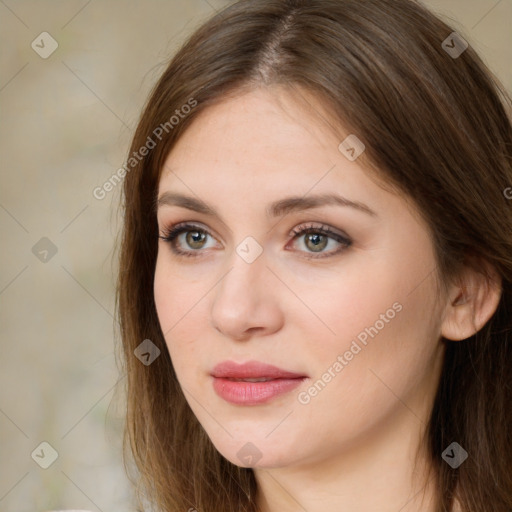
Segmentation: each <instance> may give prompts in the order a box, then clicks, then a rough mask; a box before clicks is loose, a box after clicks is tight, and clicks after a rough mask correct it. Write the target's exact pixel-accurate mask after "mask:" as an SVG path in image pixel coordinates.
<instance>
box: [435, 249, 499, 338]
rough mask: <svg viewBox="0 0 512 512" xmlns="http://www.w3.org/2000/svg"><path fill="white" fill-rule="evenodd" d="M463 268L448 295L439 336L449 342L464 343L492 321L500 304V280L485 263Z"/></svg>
mask: <svg viewBox="0 0 512 512" xmlns="http://www.w3.org/2000/svg"><path fill="white" fill-rule="evenodd" d="M478 263H479V264H480V265H479V266H480V268H479V269H478V270H477V269H476V268H477V267H478V265H474V266H471V267H470V266H469V265H468V266H466V267H464V270H463V271H462V273H461V274H460V276H459V278H458V280H457V284H453V285H452V286H451V287H450V289H449V293H448V301H447V304H446V307H445V314H444V317H443V322H442V325H441V335H442V336H443V337H444V338H446V339H449V340H454V341H458V340H464V339H467V338H469V337H470V336H473V335H474V334H475V333H477V332H478V331H479V330H480V329H481V328H482V327H483V326H484V325H485V324H486V323H487V321H488V320H489V319H490V318H491V317H492V315H493V314H494V312H495V311H496V309H497V307H498V304H499V302H500V298H501V293H502V281H501V277H500V276H499V274H498V273H497V271H496V269H495V268H494V267H493V266H492V265H491V264H490V263H488V262H487V261H484V260H481V259H480V260H478Z"/></svg>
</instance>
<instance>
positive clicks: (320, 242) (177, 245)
mask: <svg viewBox="0 0 512 512" xmlns="http://www.w3.org/2000/svg"><path fill="white" fill-rule="evenodd" d="M183 235H184V236H183ZM289 236H293V237H294V240H293V241H295V240H302V241H303V246H304V247H305V248H306V250H305V251H302V250H301V251H299V252H306V253H309V255H308V256H305V257H306V258H310V259H314V258H325V257H328V256H332V255H334V254H338V253H339V252H341V251H342V250H344V249H346V248H348V247H350V245H352V240H350V238H349V237H348V236H346V235H342V234H341V233H337V232H335V231H333V230H332V229H330V228H329V227H328V226H323V225H322V226H319V227H317V226H314V225H312V224H310V225H308V226H302V227H299V228H295V229H293V230H292V231H291V232H290V234H289ZM208 237H210V238H213V237H212V236H211V235H210V234H209V233H208V231H206V230H205V229H202V228H200V227H198V226H196V225H194V224H188V223H184V224H176V225H175V226H172V227H171V228H169V229H168V230H166V231H165V232H164V236H159V238H161V239H162V240H164V241H165V242H167V243H169V244H170V246H171V249H172V251H173V252H174V253H175V254H178V255H180V256H186V257H196V256H199V255H200V252H201V249H208V248H211V246H208V245H207V244H206V242H207V240H208ZM330 242H333V243H334V245H336V244H338V246H339V247H338V248H337V249H334V250H331V251H324V249H325V248H326V247H328V246H329V245H333V244H332V243H331V244H330ZM183 244H185V246H186V247H188V248H189V249H183V248H182V247H183ZM190 249H191V250H190Z"/></svg>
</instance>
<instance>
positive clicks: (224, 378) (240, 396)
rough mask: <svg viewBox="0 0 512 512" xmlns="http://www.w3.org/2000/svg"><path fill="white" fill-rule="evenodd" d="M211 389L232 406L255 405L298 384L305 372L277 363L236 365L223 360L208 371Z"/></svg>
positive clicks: (303, 378) (256, 362) (267, 400)
mask: <svg viewBox="0 0 512 512" xmlns="http://www.w3.org/2000/svg"><path fill="white" fill-rule="evenodd" d="M210 375H211V376H212V377H213V389H214V391H215V392H216V393H217V395H218V396H220V397H221V398H222V399H223V400H225V401H227V402H229V403H231V404H235V405H258V404H263V403H266V402H269V401H270V400H272V399H273V398H275V397H276V396H278V395H283V394H285V393H288V392H290V391H291V390H293V389H295V388H296V387H297V386H299V385H300V384H301V383H302V382H303V381H304V380H305V379H306V378H307V376H306V375H303V374H299V373H296V372H291V371H288V370H284V369H282V368H278V367H276V366H272V365H268V364H265V363H261V362H259V361H249V362H247V363H244V364H241V365H240V364H237V363H234V362H233V361H224V362H223V363H220V364H218V365H217V366H215V368H214V369H213V371H212V373H211V374H210Z"/></svg>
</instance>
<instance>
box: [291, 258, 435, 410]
mask: <svg viewBox="0 0 512 512" xmlns="http://www.w3.org/2000/svg"><path fill="white" fill-rule="evenodd" d="M401 254H402V255H403V254H404V252H403V251H402V253H401ZM432 258H433V257H432V255H431V254H429V253H428V251H424V252H423V253H422V254H419V253H418V254H417V255H411V256H410V257H408V258H407V259H406V258H402V261H401V262H400V265H397V264H396V263H395V261H396V259H395V258H391V257H390V258H385V257H379V258H378V259H376V260H375V261H373V263H370V262H368V264H365V265H361V266H358V267H357V268H356V266H355V265H354V266H353V267H350V265H347V267H346V272H345V271H344V273H343V275H341V274H339V275H338V276H337V277H336V279H330V280H327V279H324V280H323V281H320V282H321V283H323V286H321V290H322V293H318V290H319V289H320V288H315V289H314V290H316V291H315V292H311V288H310V293H309V295H308V294H307V293H306V290H307V287H306V285H305V283H299V282H296V284H297V286H301V288H300V289H301V291H300V293H302V296H303V297H304V299H305V302H307V303H308V304H313V305H314V312H315V313H316V314H317V316H318V317H320V318H321V319H322V320H323V323H324V324H325V325H326V326H328V327H329V329H327V328H324V327H323V326H322V325H321V324H320V323H319V322H317V321H316V320H314V322H313V324H312V323H308V322H306V321H305V320H304V319H302V320H299V321H300V322H301V328H300V329H301V330H302V331H303V332H304V334H305V335H304V336H303V337H302V338H303V339H304V345H303V347H302V349H303V357H304V355H305V357H306V359H305V360H307V361H308V362H309V363H310V368H311V369H312V373H311V376H312V381H313V384H314V383H315V382H317V381H318V380H320V382H318V386H316V390H312V393H313V394H315V393H318V395H315V398H314V400H316V401H317V403H318V404H320V403H323V404H324V405H325V407H326V408H327V407H328V404H329V403H332V402H333V401H339V400H340V397H343V400H342V403H343V404H344V405H343V406H342V407H343V408H344V409H345V408H347V409H345V412H347V410H349V409H350V410H351V412H352V411H356V410H357V411H360V412H363V413H364V412H365V411H366V413H367V412H368V411H369V410H379V409H382V408H386V407H389V405H390V404H391V403H396V401H397V400H396V396H395V395H394V393H396V394H397V395H398V396H403V395H406V394H408V393H409V392H410V391H411V390H413V389H416V388H417V387H418V386H420V385H421V382H422V379H426V378H427V375H428V372H429V371H430V369H431V368H432V364H433V359H434V358H435V356H436V355H437V354H438V351H439V347H440V345H439V343H438V340H439V336H440V322H441V321H440V317H441V315H440V309H439V306H438V303H437V299H436V297H437V295H436V288H435V280H434V274H433V273H431V269H432V266H433V265H434V263H433V262H434V260H433V259H432ZM318 283H319V281H317V284H318ZM308 325H309V326H308ZM313 325H314V326H315V329H313ZM307 333H309V335H308V334H307ZM307 340H310V341H307ZM311 340H314V343H311ZM333 374H334V375H335V377H333ZM327 388H329V390H330V391H323V390H324V389H327ZM390 389H391V390H393V392H391V391H390ZM320 394H321V395H322V397H320V396H319V395H320ZM316 396H318V398H316ZM333 414H336V413H334V412H333Z"/></svg>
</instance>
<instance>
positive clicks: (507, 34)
mask: <svg viewBox="0 0 512 512" xmlns="http://www.w3.org/2000/svg"><path fill="white" fill-rule="evenodd" d="M255 1H257V0H255ZM229 3H232V2H230V1H227V0H146V1H144V2H142V1H133V0H108V1H107V0H104V1H100V0H67V1H64V0H53V1H49V0H47V1H38V2H36V1H35V0H32V1H29V0H0V46H1V48H2V52H1V56H0V116H1V123H0V146H1V171H0V173H1V174H0V230H1V240H2V242H1V243H2V245H1V251H0V258H1V259H0V336H1V338H0V343H1V345H0V511H2V512H3V511H5V512H34V511H37V512H47V511H50V510H52V511H53V510H63V509H77V510H78V509H80V510H89V511H100V512H107V511H116V512H135V510H136V509H135V504H134V500H133V491H132V489H131V486H130V484H129V481H128V479H127V477H126V474H125V470H124V467H123V463H122V459H121V446H122V445H121V436H122V427H123V413H124V405H123V396H122V392H123V384H124V381H123V376H122V375H120V372H119V370H118V367H117V364H116V359H115V355H114V349H115V336H114V333H115V331H114V326H115V320H114V317H113V315H114V290H115V279H116V276H115V274H116V262H115V259H114V257H113V256H114V247H115V243H116V236H118V232H119V229H120V219H121V216H120V214H119V213H118V211H117V205H118V202H119V197H120V191H121V190H120V189H121V187H120V186H119V185H118V186H117V187H114V189H113V190H112V191H110V192H108V193H105V194H104V196H105V197H103V198H97V197H95V195H94V194H93V191H94V190H95V189H96V188H97V187H101V186H102V185H103V183H105V181H106V180H108V179H109V178H110V176H111V175H112V174H113V173H114V172H115V171H116V170H117V169H118V168H119V167H120V166H121V165H122V164H123V163H124V161H125V158H126V154H127V151H128V146H129V143H130V137H131V135H132V133H133V130H134V128H135V126H136V123H137V119H138V116H139V114H140V111H141V108H142V106H143V103H144V101H145V100H146V97H147V95H148V93H149V90H150V88H151V87H152V85H153V84H154V83H155V81H156V80H157V79H158V77H159V76H160V74H161V73H162V72H163V70H164V68H165V64H166V62H167V61H168V59H169V58H170V57H171V56H172V54H173V53H174V52H175V51H176V50H177V48H178V47H179V45H180V44H181V43H182V42H183V41H184V39H185V38H186V37H187V36H188V35H189V34H190V33H191V32H192V31H193V30H194V29H195V28H196V27H197V26H198V25H200V24H201V23H202V22H203V21H204V20H206V19H207V18H208V17H209V16H211V15H212V14H213V13H214V12H215V11H216V10H219V9H221V8H222V7H224V6H225V5H227V4H229ZM423 3H424V4H425V5H427V6H428V7H430V8H431V9H432V10H433V11H435V12H436V13H438V14H439V15H441V16H442V17H443V18H444V19H445V20H446V21H447V22H448V23H449V24H451V26H452V27H453V28H454V30H456V31H457V32H458V33H459V34H460V35H462V36H463V37H464V38H465V39H466V40H467V41H468V42H469V43H470V44H471V45H472V46H473V47H474V48H475V49H476V50H477V51H478V52H479V53H480V55H481V56H482V57H483V58H484V61H485V62H486V63H487V65H488V66H489V67H490V68H491V70H492V71H493V72H494V73H495V74H496V75H497V76H498V77H499V78H500V79H501V81H502V83H503V84H504V85H505V87H506V88H507V89H508V91H509V92H512V66H511V65H510V63H511V62H512V33H511V28H510V27H511V26H512V0H499V1H498V0H474V1H468V0H447V1H441V0H427V1H424V2H423ZM447 36H448V34H447ZM439 44H441V41H440V42H439Z"/></svg>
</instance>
